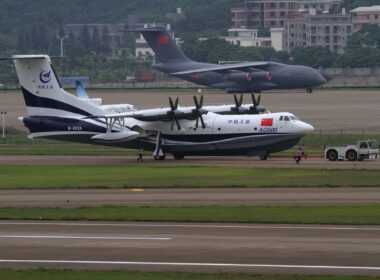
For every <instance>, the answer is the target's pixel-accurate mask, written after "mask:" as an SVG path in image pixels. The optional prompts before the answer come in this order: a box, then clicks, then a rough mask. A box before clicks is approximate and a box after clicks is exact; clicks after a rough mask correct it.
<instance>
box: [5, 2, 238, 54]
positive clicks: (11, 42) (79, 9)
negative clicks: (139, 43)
mask: <svg viewBox="0 0 380 280" xmlns="http://www.w3.org/2000/svg"><path fill="white" fill-rule="evenodd" d="M241 3H243V0H208V1H204V0H191V1H189V0H149V1H140V0H128V1H125V0H108V1H104V0H80V1H73V0H70V1H64V0H33V1H29V0H2V1H0V52H4V51H11V50H13V49H14V48H15V46H16V44H17V39H18V36H19V35H20V34H22V33H25V32H27V31H32V30H36V32H35V33H37V36H39V35H38V31H43V33H45V36H46V38H51V37H53V36H54V33H55V32H56V31H57V30H58V29H59V26H60V25H64V24H67V23H126V22H127V19H128V16H130V15H136V16H137V17H138V18H139V19H140V20H141V21H150V22H163V21H164V22H168V20H167V19H165V14H166V13H168V12H175V10H176V8H177V7H181V8H182V10H183V12H184V13H185V14H186V16H187V18H186V20H185V21H183V22H180V23H177V24H174V25H175V28H176V30H177V32H179V33H184V32H200V31H202V30H206V29H216V30H225V29H226V28H228V27H229V26H230V21H231V14H230V9H231V7H234V6H239V5H240V4H241Z"/></svg>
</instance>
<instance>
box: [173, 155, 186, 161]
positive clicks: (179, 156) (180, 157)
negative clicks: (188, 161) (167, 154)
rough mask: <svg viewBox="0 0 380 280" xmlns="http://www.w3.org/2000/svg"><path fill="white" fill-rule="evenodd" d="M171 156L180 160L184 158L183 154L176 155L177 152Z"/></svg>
mask: <svg viewBox="0 0 380 280" xmlns="http://www.w3.org/2000/svg"><path fill="white" fill-rule="evenodd" d="M173 157H174V159H176V160H182V159H184V158H185V156H184V155H178V154H173Z"/></svg>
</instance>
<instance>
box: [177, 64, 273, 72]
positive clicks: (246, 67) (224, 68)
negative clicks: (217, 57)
mask: <svg viewBox="0 0 380 280" xmlns="http://www.w3.org/2000/svg"><path fill="white" fill-rule="evenodd" d="M268 65H269V62H242V63H234V64H225V65H215V66H207V67H205V68H198V69H193V70H186V71H180V72H173V73H170V74H172V75H187V74H196V73H202V72H210V71H215V72H226V71H229V70H240V71H253V70H254V69H252V68H260V67H264V66H268Z"/></svg>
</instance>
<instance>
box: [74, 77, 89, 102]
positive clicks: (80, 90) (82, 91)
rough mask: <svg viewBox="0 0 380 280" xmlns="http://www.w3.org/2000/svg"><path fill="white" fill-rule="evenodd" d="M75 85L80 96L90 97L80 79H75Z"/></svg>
mask: <svg viewBox="0 0 380 280" xmlns="http://www.w3.org/2000/svg"><path fill="white" fill-rule="evenodd" d="M75 87H76V92H77V96H78V97H79V98H82V99H83V98H84V99H89V97H88V95H87V92H86V90H85V89H84V87H83V85H82V82H81V81H79V80H76V81H75Z"/></svg>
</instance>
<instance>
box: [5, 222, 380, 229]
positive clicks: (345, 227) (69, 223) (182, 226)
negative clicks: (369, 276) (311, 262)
mask: <svg viewBox="0 0 380 280" xmlns="http://www.w3.org/2000/svg"><path fill="white" fill-rule="evenodd" d="M1 225H45V226H105V227H169V228H170V227H173V228H238V229H239V228H241V229H278V230H281V229H294V230H299V229H304V230H347V231H348V230H352V231H380V227H379V226H374V227H368V226H367V227H364V226H360V225H358V226H357V227H355V226H319V225H315V226H314V225H310V226H308V225H255V224H252V225H247V224H243V225H239V224H235V225H231V224H226V225H221V224H210V223H208V224H191V223H189V224H180V223H178V224H165V223H162V224H161V223H159V222H157V223H154V222H153V223H152V224H148V223H91V222H89V223H75V222H66V223H65V222H64V223H58V222H0V226H1Z"/></svg>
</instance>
